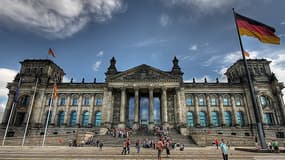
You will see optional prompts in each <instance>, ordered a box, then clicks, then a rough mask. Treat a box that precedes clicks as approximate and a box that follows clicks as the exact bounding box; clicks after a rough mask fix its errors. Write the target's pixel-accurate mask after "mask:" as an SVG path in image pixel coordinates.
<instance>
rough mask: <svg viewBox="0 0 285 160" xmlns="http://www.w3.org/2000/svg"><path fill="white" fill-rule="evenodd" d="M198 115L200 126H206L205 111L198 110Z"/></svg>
mask: <svg viewBox="0 0 285 160" xmlns="http://www.w3.org/2000/svg"><path fill="white" fill-rule="evenodd" d="M199 116H200V126H201V127H206V113H205V112H200V114H199Z"/></svg>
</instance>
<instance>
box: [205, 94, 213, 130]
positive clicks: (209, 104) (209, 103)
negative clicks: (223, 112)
mask: <svg viewBox="0 0 285 160" xmlns="http://www.w3.org/2000/svg"><path fill="white" fill-rule="evenodd" d="M206 96H207V112H208V122H207V124H209V126H210V127H213V126H214V125H213V121H212V112H211V99H210V96H209V95H206Z"/></svg>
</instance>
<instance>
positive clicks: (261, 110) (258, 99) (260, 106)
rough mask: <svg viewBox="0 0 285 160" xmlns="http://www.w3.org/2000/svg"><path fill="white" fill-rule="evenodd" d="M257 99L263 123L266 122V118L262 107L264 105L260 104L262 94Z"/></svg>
mask: <svg viewBox="0 0 285 160" xmlns="http://www.w3.org/2000/svg"><path fill="white" fill-rule="evenodd" d="M256 98H257V100H256V102H257V106H258V110H259V113H260V118H261V122H262V124H265V120H264V114H263V109H262V105H261V104H260V96H259V95H258V96H256ZM255 123H256V120H255Z"/></svg>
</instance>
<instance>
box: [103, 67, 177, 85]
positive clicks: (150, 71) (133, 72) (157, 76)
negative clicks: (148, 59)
mask: <svg viewBox="0 0 285 160" xmlns="http://www.w3.org/2000/svg"><path fill="white" fill-rule="evenodd" d="M107 80H108V81H178V80H179V77H177V76H174V75H172V74H170V73H169V72H165V71H162V70H159V69H156V68H154V67H151V66H148V65H146V64H142V65H139V66H137V67H134V68H131V69H129V70H126V71H123V72H119V73H117V74H115V75H112V76H110V77H108V79H107Z"/></svg>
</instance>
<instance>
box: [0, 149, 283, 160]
mask: <svg viewBox="0 0 285 160" xmlns="http://www.w3.org/2000/svg"><path fill="white" fill-rule="evenodd" d="M121 149H122V148H120V147H105V148H103V150H102V151H100V150H99V148H96V147H76V148H75V147H58V146H56V147H52V146H49V147H23V148H21V147H9V146H7V147H1V148H0V159H1V160H34V159H37V160H38V159H43V160H45V159H49V160H57V159H64V160H71V159H76V160H77V159H96V160H103V159H109V160H110V159H128V160H133V159H145V160H148V159H157V151H156V150H153V149H144V148H142V149H141V153H140V154H137V153H136V152H135V148H131V154H130V155H121ZM162 157H163V158H162V159H169V160H175V159H193V160H194V159H195V160H196V159H200V160H219V159H222V155H221V152H220V150H217V149H215V148H213V147H203V148H200V147H189V148H185V150H184V151H179V150H171V155H170V157H169V158H167V157H166V153H165V151H164V152H163V155H162ZM229 159H230V160H239V159H246V160H284V159H285V153H252V152H244V151H236V150H234V149H233V148H231V149H230V154H229Z"/></svg>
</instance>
